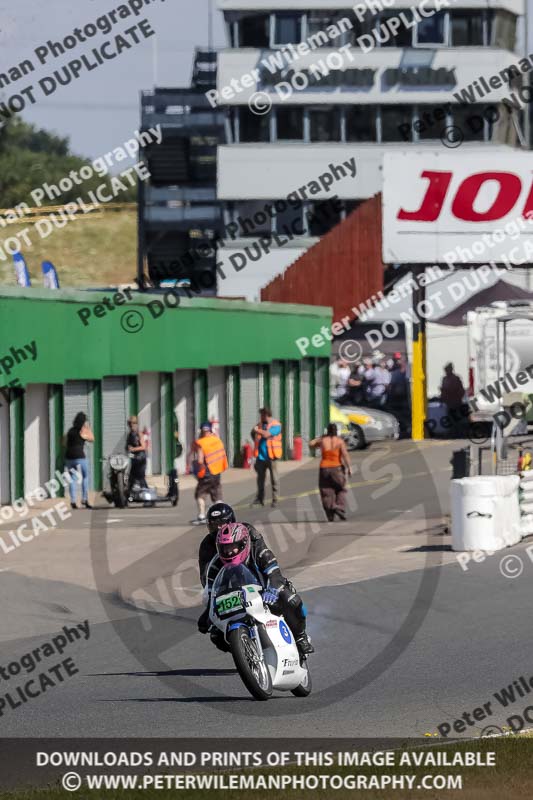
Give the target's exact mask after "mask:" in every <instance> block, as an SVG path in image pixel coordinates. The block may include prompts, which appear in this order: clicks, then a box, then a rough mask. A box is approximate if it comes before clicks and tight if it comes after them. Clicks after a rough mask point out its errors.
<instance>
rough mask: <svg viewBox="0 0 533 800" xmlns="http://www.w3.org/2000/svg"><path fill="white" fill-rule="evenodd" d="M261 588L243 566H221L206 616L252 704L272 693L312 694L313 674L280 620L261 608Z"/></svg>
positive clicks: (265, 607)
mask: <svg viewBox="0 0 533 800" xmlns="http://www.w3.org/2000/svg"><path fill="white" fill-rule="evenodd" d="M262 594H263V587H262V586H261V585H260V584H259V583H258V581H257V578H256V577H255V575H253V574H252V572H251V571H250V570H249V569H248V567H246V566H245V565H244V564H241V565H239V566H236V567H231V566H227V567H223V568H222V569H221V570H220V572H219V573H218V575H217V577H216V579H215V582H214V584H213V588H212V591H211V600H210V607H209V617H210V620H211V623H212V625H213V626H214V627H215V628H216V629H217V630H218V631H220V632H221V633H222V634H223V635H224V640H225V643H226V645H227V647H228V649H229V650H230V651H231V654H232V656H233V661H234V662H235V666H236V668H237V671H238V673H239V675H240V677H241V679H242V681H243V683H244V685H245V686H246V688H247V689H248V691H249V692H250V694H251V695H252V696H253V697H254V698H255V699H256V700H268V699H269V697H271V696H272V692H273V690H274V689H277V690H279V691H282V692H292V694H294V695H295V696H296V697H307V695H309V694H310V693H311V688H312V687H311V674H310V672H309V667H308V665H307V659H306V658H305V656H300V653H299V651H298V648H297V646H296V643H295V641H294V636H293V635H292V632H291V630H290V628H289V626H288V625H287V623H286V622H285V620H284V619H283V616H281V615H280V616H278V615H276V614H274V613H273V612H272V610H271V609H270V607H269V606H268V605H266V604H264V603H263V599H262Z"/></svg>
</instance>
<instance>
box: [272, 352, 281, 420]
mask: <svg viewBox="0 0 533 800" xmlns="http://www.w3.org/2000/svg"><path fill="white" fill-rule="evenodd" d="M282 371H283V370H282V365H281V363H280V362H279V361H274V362H273V364H272V367H271V369H270V402H271V408H272V414H273V416H274V417H276V418H277V419H279V418H280V414H281V408H282V405H283V404H282V402H281V384H282ZM281 421H282V422H283V420H281Z"/></svg>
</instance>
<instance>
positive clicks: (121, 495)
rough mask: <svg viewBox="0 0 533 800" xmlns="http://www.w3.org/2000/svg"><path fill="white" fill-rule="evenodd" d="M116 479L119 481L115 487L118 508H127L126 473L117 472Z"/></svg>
mask: <svg viewBox="0 0 533 800" xmlns="http://www.w3.org/2000/svg"><path fill="white" fill-rule="evenodd" d="M115 480H116V482H117V484H116V487H115V492H114V494H115V506H116V507H117V508H126V505H127V500H126V486H125V483H124V473H123V472H117V474H116V477H115Z"/></svg>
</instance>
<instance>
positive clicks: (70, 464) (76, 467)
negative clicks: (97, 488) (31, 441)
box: [65, 411, 94, 508]
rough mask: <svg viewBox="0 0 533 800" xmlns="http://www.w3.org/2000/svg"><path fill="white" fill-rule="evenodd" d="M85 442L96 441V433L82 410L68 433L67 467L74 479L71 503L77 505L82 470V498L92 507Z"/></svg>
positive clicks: (73, 505)
mask: <svg viewBox="0 0 533 800" xmlns="http://www.w3.org/2000/svg"><path fill="white" fill-rule="evenodd" d="M85 442H94V434H93V432H92V431H91V428H90V426H89V423H88V422H87V416H86V415H85V414H84V413H83V412H82V411H80V412H79V413H78V414H76V416H75V418H74V422H73V423H72V428H71V429H70V430H69V431H68V433H67V446H66V450H65V467H66V468H67V469H68V470H69V471H70V473H71V475H72V478H73V480H72V481H71V483H70V484H69V491H70V505H71V506H72V508H77V507H78V506H77V505H76V486H77V484H78V482H79V477H78V472H79V471H80V470H81V477H82V480H81V499H82V503H83V505H84V506H85V508H92V506H91V505H89V494H88V489H89V464H88V461H87V458H86V456H85Z"/></svg>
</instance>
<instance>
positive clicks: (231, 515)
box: [207, 502, 237, 533]
mask: <svg viewBox="0 0 533 800" xmlns="http://www.w3.org/2000/svg"><path fill="white" fill-rule="evenodd" d="M229 522H237V520H236V519H235V512H234V510H233V509H232V507H231V506H229V505H228V504H227V503H222V502H219V503H213V505H212V506H211V507H210V508H209V510H208V512H207V527H208V528H209V532H210V533H216V532H217V531H218V529H219V528H220V526H221V525H227V524H228V523H229Z"/></svg>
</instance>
